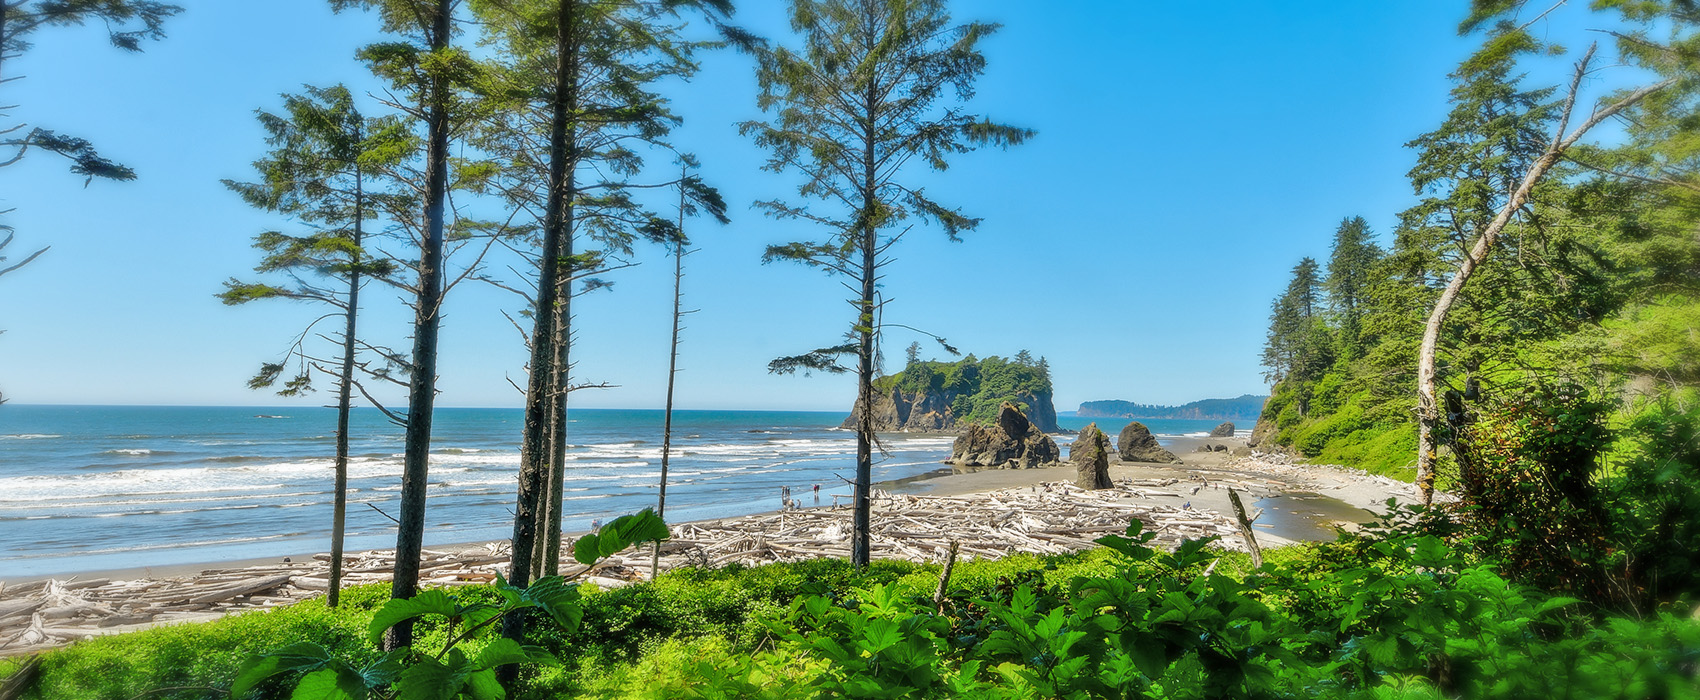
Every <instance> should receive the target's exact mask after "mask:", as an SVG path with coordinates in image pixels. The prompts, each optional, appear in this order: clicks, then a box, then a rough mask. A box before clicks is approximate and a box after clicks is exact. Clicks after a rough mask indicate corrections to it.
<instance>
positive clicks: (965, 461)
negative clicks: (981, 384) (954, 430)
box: [945, 401, 1062, 469]
mask: <svg viewBox="0 0 1700 700" xmlns="http://www.w3.org/2000/svg"><path fill="white" fill-rule="evenodd" d="M1061 455H1062V451H1061V450H1059V449H1057V443H1056V442H1055V441H1054V440H1052V439H1051V438H1050V436H1049V435H1046V434H1045V431H1043V430H1040V429H1039V428H1038V427H1037V426H1035V425H1033V422H1032V421H1029V420H1027V416H1025V415H1022V413H1021V410H1020V409H1018V408H1016V407H1015V404H1012V403H1009V402H1007V401H1006V402H1004V404H1003V410H1001V411H1000V412H999V413H998V422H997V423H994V424H992V425H989V426H984V425H971V426H968V430H967V432H964V433H963V434H962V435H961V436H959V437H957V438H956V442H955V444H953V445H951V448H950V459H949V460H946V462H945V463H946V464H953V465H956V466H959V467H998V468H1001V469H1031V468H1034V467H1042V466H1046V465H1049V464H1052V463H1055V462H1056V461H1057V458H1058V457H1060V456H1061Z"/></svg>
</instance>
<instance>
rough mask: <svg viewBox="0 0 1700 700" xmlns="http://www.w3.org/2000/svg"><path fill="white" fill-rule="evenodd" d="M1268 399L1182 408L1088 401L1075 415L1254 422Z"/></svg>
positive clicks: (1241, 399) (1222, 401)
mask: <svg viewBox="0 0 1700 700" xmlns="http://www.w3.org/2000/svg"><path fill="white" fill-rule="evenodd" d="M1267 400H1269V397H1268V396H1257V395H1253V394H1245V395H1242V396H1239V397H1236V398H1232V399H1204V400H1202V401H1194V402H1192V403H1189V404H1184V405H1181V406H1152V405H1148V404H1138V403H1133V402H1131V401H1119V400H1110V401H1087V402H1085V403H1083V404H1080V410H1078V411H1075V412H1074V415H1076V416H1079V417H1081V418H1145V419H1158V418H1178V419H1203V420H1233V421H1248V422H1249V421H1256V420H1257V417H1258V415H1260V414H1262V413H1263V402H1264V401H1267Z"/></svg>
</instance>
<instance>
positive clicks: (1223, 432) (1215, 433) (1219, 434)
mask: <svg viewBox="0 0 1700 700" xmlns="http://www.w3.org/2000/svg"><path fill="white" fill-rule="evenodd" d="M1233 436H1234V424H1233V423H1232V422H1228V423H1223V424H1221V425H1218V426H1216V427H1215V428H1213V429H1211V431H1210V437H1213V438H1229V437H1233Z"/></svg>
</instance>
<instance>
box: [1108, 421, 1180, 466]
mask: <svg viewBox="0 0 1700 700" xmlns="http://www.w3.org/2000/svg"><path fill="white" fill-rule="evenodd" d="M1116 446H1117V447H1118V448H1119V449H1120V451H1121V455H1122V461H1123V462H1159V463H1163V464H1180V463H1181V460H1180V458H1179V457H1176V456H1175V455H1174V453H1172V452H1170V451H1168V450H1165V449H1163V448H1162V446H1160V445H1158V444H1157V438H1156V437H1155V436H1153V435H1152V434H1151V430H1150V429H1149V428H1146V427H1145V424H1144V423H1140V422H1138V421H1134V422H1132V423H1128V424H1127V427H1125V428H1122V432H1121V435H1120V436H1118V438H1117V440H1116Z"/></svg>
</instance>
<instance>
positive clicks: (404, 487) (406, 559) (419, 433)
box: [384, 0, 454, 649]
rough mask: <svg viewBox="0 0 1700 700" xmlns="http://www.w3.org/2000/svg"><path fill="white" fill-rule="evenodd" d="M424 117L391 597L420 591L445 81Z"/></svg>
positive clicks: (445, 175)
mask: <svg viewBox="0 0 1700 700" xmlns="http://www.w3.org/2000/svg"><path fill="white" fill-rule="evenodd" d="M453 12H454V3H453V2H451V0H437V3H436V16H434V17H432V18H431V27H430V30H429V31H428V32H427V40H428V42H429V44H430V47H431V50H432V51H433V52H436V51H442V50H444V49H447V48H448V46H449V37H450V32H451V31H452V27H451V24H450V19H451V15H452V14H453ZM429 80H430V86H429V88H428V89H427V91H426V97H425V102H426V104H425V105H423V106H424V108H425V114H426V118H425V121H426V147H425V168H426V174H425V202H424V205H425V236H424V240H423V241H421V245H420V250H419V298H418V300H417V304H418V306H417V307H416V308H415V309H414V321H413V367H412V376H411V378H410V381H409V383H408V390H407V433H406V444H405V448H404V450H403V457H402V475H401V512H400V514H399V515H400V517H399V518H398V519H397V520H398V521H399V524H398V525H397V527H396V545H395V546H396V563H395V581H394V582H393V584H392V585H391V586H390V595H391V596H392V597H394V598H412V597H413V595H414V594H415V593H418V592H419V555H420V553H421V550H423V549H424V546H425V490H426V488H427V487H428V486H429V484H428V479H429V476H430V467H431V465H430V459H431V418H432V412H433V411H434V410H435V408H436V403H437V332H438V329H439V328H440V326H441V323H442V306H443V217H444V215H445V213H446V211H447V206H446V205H447V202H448V182H449V167H448V163H449V104H448V103H449V98H450V95H449V89H450V87H449V85H448V78H447V77H445V76H442V75H434V76H431V77H430V78H429ZM412 644H413V621H412V620H408V621H404V622H401V623H398V624H396V626H394V627H391V628H390V632H389V635H388V636H387V637H386V638H385V640H384V648H385V649H397V648H399V647H404V646H411V645H412Z"/></svg>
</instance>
